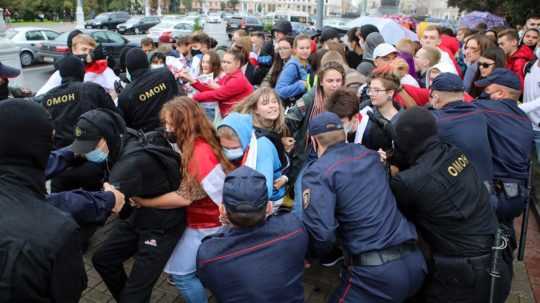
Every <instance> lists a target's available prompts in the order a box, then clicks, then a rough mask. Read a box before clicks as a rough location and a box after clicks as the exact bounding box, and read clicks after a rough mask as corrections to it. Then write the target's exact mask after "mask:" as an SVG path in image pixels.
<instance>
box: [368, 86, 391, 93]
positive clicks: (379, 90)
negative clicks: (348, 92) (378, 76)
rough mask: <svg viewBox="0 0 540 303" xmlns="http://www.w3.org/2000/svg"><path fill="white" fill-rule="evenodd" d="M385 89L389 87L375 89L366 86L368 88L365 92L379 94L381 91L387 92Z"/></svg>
mask: <svg viewBox="0 0 540 303" xmlns="http://www.w3.org/2000/svg"><path fill="white" fill-rule="evenodd" d="M387 91H389V89H376V88H370V87H368V89H367V91H366V92H367V94H368V95H371V94H373V95H379V94H381V93H383V92H387Z"/></svg>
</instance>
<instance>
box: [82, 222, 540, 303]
mask: <svg viewBox="0 0 540 303" xmlns="http://www.w3.org/2000/svg"><path fill="white" fill-rule="evenodd" d="M529 222H530V224H529V229H530V230H529V232H530V234H536V235H537V234H538V229H535V230H533V228H536V227H538V225H537V223H536V220H535V218H532V216H531V220H530V221H529ZM114 223H115V221H114V220H110V221H109V222H108V223H107V224H106V225H105V226H104V227H103V228H101V229H100V230H98V232H97V233H96V234H95V235H94V237H93V239H92V242H91V245H90V249H89V250H88V252H87V253H86V255H85V256H84V262H85V267H86V271H87V274H88V288H87V289H86V290H85V291H84V293H83V297H82V299H81V301H80V302H82V303H108V302H115V301H114V299H113V298H112V297H111V295H110V293H109V291H108V290H107V287H106V286H105V284H104V283H103V281H102V280H101V278H100V277H99V274H98V273H97V272H96V271H95V270H94V268H93V266H92V262H91V257H92V255H93V254H94V252H95V250H96V248H97V247H99V245H100V244H101V243H102V242H103V241H104V240H105V238H106V237H107V235H108V234H109V232H110V231H111V229H112V228H114ZM517 224H519V222H517ZM534 224H536V225H534ZM535 226H536V227H535ZM538 249H539V248H538V247H537V246H536V247H534V246H528V247H527V254H531V252H532V251H533V250H538ZM132 263H133V260H129V261H127V262H126V264H125V268H126V270H127V271H128V273H129V269H130V268H131V265H132ZM526 264H527V263H523V262H515V263H514V279H513V282H512V292H511V294H510V297H509V298H508V300H507V301H506V302H507V303H533V302H536V301H535V300H534V297H533V293H532V291H531V286H530V282H529V277H528V275H527V270H529V271H530V270H531V269H530V268H526ZM535 270H538V268H535ZM337 284H338V267H337V266H335V267H333V268H330V269H329V268H323V267H320V266H318V265H314V266H313V267H312V268H310V269H308V270H306V272H305V276H304V296H305V302H307V303H324V302H327V299H328V297H329V295H330V294H331V292H332V290H333V289H334V288H335V287H336V286H337ZM209 295H210V296H211V294H209ZM151 302H152V303H173V302H174V303H183V302H184V300H183V299H182V298H181V297H180V296H179V294H178V291H177V290H176V289H175V288H174V287H172V286H170V285H169V284H168V283H167V281H166V280H165V275H164V274H163V275H162V276H161V278H160V279H159V281H158V282H157V283H156V285H155V287H154V291H153V293H152V299H151ZM209 302H210V303H216V300H215V298H212V297H210V300H209ZM276 303H278V302H276Z"/></svg>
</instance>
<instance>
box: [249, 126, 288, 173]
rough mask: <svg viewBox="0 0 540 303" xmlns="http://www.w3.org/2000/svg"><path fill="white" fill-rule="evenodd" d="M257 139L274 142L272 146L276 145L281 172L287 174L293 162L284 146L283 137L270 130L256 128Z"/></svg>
mask: <svg viewBox="0 0 540 303" xmlns="http://www.w3.org/2000/svg"><path fill="white" fill-rule="evenodd" d="M255 137H257V138H260V137H266V138H267V139H268V140H270V142H272V144H274V146H275V147H276V150H277V152H278V156H279V161H280V162H281V167H280V168H279V170H280V171H281V173H282V174H285V173H286V171H287V170H288V169H289V167H290V166H291V161H290V159H289V155H288V154H287V152H286V151H285V146H283V142H282V141H281V136H280V135H278V134H276V133H275V132H273V131H270V130H266V129H262V128H255Z"/></svg>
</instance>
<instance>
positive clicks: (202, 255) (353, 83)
mask: <svg viewBox="0 0 540 303" xmlns="http://www.w3.org/2000/svg"><path fill="white" fill-rule="evenodd" d="M539 30H540V17H538V16H531V17H530V18H528V19H527V22H526V24H525V26H524V27H523V29H522V30H521V31H517V30H515V29H513V28H489V29H488V28H487V26H485V24H479V25H478V26H477V27H476V28H459V30H458V31H457V33H454V32H453V31H452V30H451V29H448V28H442V27H438V26H435V25H428V26H423V27H418V28H417V35H418V38H419V39H418V40H419V41H413V40H410V39H402V40H401V41H399V42H398V43H396V44H395V45H393V44H391V43H388V42H386V41H385V37H384V35H383V34H382V33H380V32H379V30H378V29H377V27H375V26H373V25H364V26H361V27H358V28H353V29H351V30H350V31H348V33H347V34H346V35H344V36H343V35H342V34H340V32H339V31H338V30H336V29H333V28H328V27H327V28H324V29H323V30H322V32H321V33H320V35H317V36H315V37H313V36H307V35H304V34H298V35H296V36H292V26H291V24H290V22H288V21H278V22H277V23H276V24H275V25H274V26H273V29H272V36H271V37H267V35H265V33H262V32H252V33H249V34H248V33H246V32H245V31H244V30H238V31H236V32H234V34H233V35H232V41H231V46H230V47H228V48H222V47H217V42H216V40H215V39H213V38H212V37H210V36H208V35H207V34H206V33H204V32H202V31H201V32H194V33H193V34H192V35H191V36H184V37H177V38H176V39H175V42H174V43H173V44H172V45H171V44H168V43H161V42H160V43H159V44H158V45H155V44H154V43H153V41H152V40H150V39H143V40H142V41H141V45H140V47H126V48H125V49H123V50H122V52H121V53H120V56H119V59H118V60H114V58H112V56H109V54H107V53H106V51H105V50H104V48H103V47H102V46H101V45H99V44H97V43H96V42H95V41H94V40H93V39H92V38H91V37H90V36H88V35H86V34H84V33H82V32H80V31H77V30H75V31H73V32H72V33H70V35H69V37H68V47H69V53H68V54H66V55H65V56H64V57H63V58H61V59H60V60H59V61H58V62H56V63H55V68H56V69H57V71H56V72H55V73H54V74H53V75H52V76H51V77H50V78H49V79H48V81H47V83H46V84H45V85H43V87H42V88H41V89H40V90H39V92H38V93H37V94H36V96H33V97H26V98H10V95H11V94H13V93H14V91H15V90H14V88H13V87H11V86H10V84H9V79H11V78H14V77H17V76H18V74H19V73H20V71H19V70H17V69H14V68H11V67H9V66H6V65H2V64H1V63H0V100H3V101H0V141H1V142H2V144H1V145H0V209H1V211H0V234H2V237H0V267H2V271H1V272H2V275H1V276H0V302H78V300H79V299H80V297H81V293H82V292H83V291H84V290H85V288H86V286H87V277H86V272H85V265H84V263H83V259H82V254H83V253H85V252H86V251H87V249H88V246H89V241H90V239H91V238H92V236H93V234H94V233H95V231H96V230H97V229H99V228H100V227H101V226H103V225H104V224H105V222H107V221H108V220H111V217H113V219H114V221H115V223H114V227H113V228H112V230H111V232H110V233H108V234H107V237H106V239H105V240H104V242H103V243H102V244H101V245H100V246H99V247H98V248H97V250H96V251H95V253H94V254H93V256H92V263H93V266H94V268H95V270H96V271H97V272H98V273H99V275H100V276H101V278H102V279H103V281H104V283H105V285H106V286H107V288H108V290H109V291H110V293H111V294H112V296H113V297H114V299H115V300H116V301H117V302H130V303H131V302H150V298H151V294H152V289H153V287H154V285H155V283H156V282H157V280H158V278H159V277H160V275H161V274H162V273H163V272H165V273H167V275H168V281H169V283H171V284H172V285H174V286H175V287H176V288H177V289H178V292H179V294H180V295H181V296H182V297H183V298H184V300H185V301H186V302H190V303H205V302H208V292H207V290H209V291H210V293H211V294H212V295H213V296H215V298H216V299H217V301H218V302H223V303H232V302H269V303H270V302H271V303H276V302H280V303H285V302H291V303H293V302H295V303H297V302H304V285H303V282H304V279H303V277H304V271H305V269H307V268H310V267H311V266H313V265H314V264H315V263H319V264H321V265H322V266H334V265H336V264H342V265H341V266H342V267H341V273H340V275H339V277H336V279H339V281H340V282H339V286H338V287H337V289H335V290H334V291H333V294H332V295H331V296H330V297H329V298H328V302H355V303H357V302H405V301H406V302H475V303H477V302H490V303H491V302H505V300H506V298H507V297H508V295H509V292H510V285H511V281H512V270H513V269H512V261H513V258H514V251H515V249H516V238H517V237H516V235H515V231H514V219H515V218H516V217H518V216H520V215H521V214H522V213H523V211H524V209H525V206H526V205H527V201H528V194H529V192H528V187H529V186H530V185H531V184H530V183H531V180H530V178H529V175H530V170H531V165H532V164H531V163H532V160H533V158H537V159H539V158H540V126H539V122H540V60H539V59H538V58H540V39H539V38H540V34H539ZM342 36H343V37H342ZM535 150H536V153H535V152H534V151H535ZM48 181H50V183H48ZM130 258H133V259H134V262H133V266H132V268H131V270H130V271H129V273H126V271H125V268H124V262H126V261H127V260H128V259H130Z"/></svg>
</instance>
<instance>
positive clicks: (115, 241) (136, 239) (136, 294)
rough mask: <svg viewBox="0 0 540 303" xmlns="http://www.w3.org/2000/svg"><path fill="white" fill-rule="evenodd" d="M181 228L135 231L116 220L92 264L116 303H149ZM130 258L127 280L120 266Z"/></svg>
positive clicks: (121, 221)
mask: <svg viewBox="0 0 540 303" xmlns="http://www.w3.org/2000/svg"><path fill="white" fill-rule="evenodd" d="M182 232H183V228H182V227H178V228H174V229H169V230H166V231H165V230H159V229H156V230H148V229H146V230H138V229H136V228H135V227H134V226H132V225H131V224H130V223H129V222H128V221H125V220H118V223H117V225H116V226H115V227H114V229H113V231H112V232H111V234H110V236H109V237H108V238H107V240H105V242H103V244H102V246H101V247H100V248H99V249H98V250H97V251H96V253H95V254H94V256H93V258H92V263H93V264H94V267H95V268H96V270H97V272H98V273H99V274H100V276H101V278H102V279H103V281H104V282H105V285H107V288H108V289H109V291H110V292H111V294H112V295H113V297H114V298H115V299H116V301H117V302H129V303H136V302H150V296H151V294H152V288H153V287H154V284H155V283H156V282H157V280H158V278H159V276H160V275H161V272H162V271H163V268H164V267H165V264H167V260H168V259H169V257H170V255H171V253H172V252H173V250H174V247H175V246H176V243H177V242H178V240H179V239H180V236H181V234H182ZM132 256H134V258H135V262H134V263H133V267H132V269H131V273H130V275H129V278H128V277H127V275H126V272H125V271H124V266H123V262H124V261H126V260H127V259H129V258H130V257H132Z"/></svg>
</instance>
